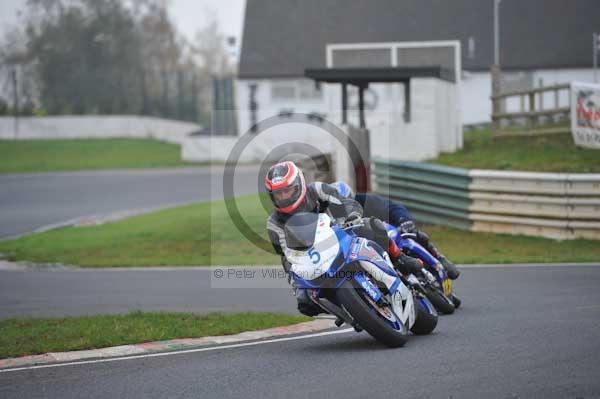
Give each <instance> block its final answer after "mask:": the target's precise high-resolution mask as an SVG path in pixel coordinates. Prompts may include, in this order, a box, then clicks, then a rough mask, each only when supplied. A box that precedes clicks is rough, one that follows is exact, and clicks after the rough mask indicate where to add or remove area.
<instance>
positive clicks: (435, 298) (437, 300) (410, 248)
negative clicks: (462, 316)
mask: <svg viewBox="0 0 600 399" xmlns="http://www.w3.org/2000/svg"><path fill="white" fill-rule="evenodd" d="M384 225H385V227H386V229H387V231H388V236H389V237H390V238H391V239H392V240H394V242H396V245H398V247H399V248H400V249H401V250H402V251H403V252H404V253H406V254H407V255H409V256H412V257H414V258H418V259H421V261H423V266H424V268H425V270H426V271H427V272H425V273H424V275H423V276H418V278H419V281H420V282H421V284H422V286H423V287H424V289H425V293H426V296H427V298H428V299H429V301H430V302H431V303H432V304H433V305H434V306H435V308H436V309H437V311H438V312H440V313H443V314H452V313H454V310H455V309H457V308H458V307H459V306H460V304H461V300H460V299H459V298H458V297H457V296H456V294H455V292H454V286H453V284H452V280H450V279H449V278H448V275H447V273H446V270H445V269H444V267H443V266H442V264H441V263H440V261H439V260H437V259H436V258H435V257H434V256H433V255H431V254H430V253H429V251H427V250H426V249H425V248H423V247H422V246H421V245H420V244H419V243H417V242H416V241H415V240H414V238H415V235H414V234H412V233H402V232H401V231H400V230H399V229H398V228H396V227H394V226H392V225H391V224H388V223H384Z"/></svg>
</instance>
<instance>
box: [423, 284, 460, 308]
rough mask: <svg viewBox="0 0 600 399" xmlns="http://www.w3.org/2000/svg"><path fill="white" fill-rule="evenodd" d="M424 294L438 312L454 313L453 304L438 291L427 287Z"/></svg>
mask: <svg viewBox="0 0 600 399" xmlns="http://www.w3.org/2000/svg"><path fill="white" fill-rule="evenodd" d="M425 295H426V296H427V299H429V301H430V302H431V303H432V304H433V306H434V307H435V309H436V310H437V311H438V312H440V313H443V314H452V313H454V309H455V308H454V304H452V303H449V302H448V301H447V300H446V298H444V296H443V295H442V294H441V293H440V292H438V291H435V290H430V289H428V290H427V292H426V294H425Z"/></svg>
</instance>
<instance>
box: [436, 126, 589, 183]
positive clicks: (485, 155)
mask: <svg viewBox="0 0 600 399" xmlns="http://www.w3.org/2000/svg"><path fill="white" fill-rule="evenodd" d="M464 137H465V140H464V148H463V149H462V150H460V151H457V152H455V153H452V154H442V155H440V156H439V157H437V158H435V159H431V160H429V161H427V162H432V163H436V164H440V165H447V166H455V167H460V168H467V169H497V170H519V171H532V172H557V173H558V172H571V173H599V172H600V150H596V149H589V148H579V147H576V146H575V144H574V142H573V137H572V135H571V134H569V133H561V134H547V135H539V136H531V137H527V136H522V137H496V138H495V137H492V134H491V131H489V130H482V131H472V132H466V133H465V136H464Z"/></svg>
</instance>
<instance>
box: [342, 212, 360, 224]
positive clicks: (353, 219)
mask: <svg viewBox="0 0 600 399" xmlns="http://www.w3.org/2000/svg"><path fill="white" fill-rule="evenodd" d="M361 222H362V214H361V213H360V212H350V214H349V215H348V217H347V218H346V219H345V220H344V222H343V226H344V227H353V226H356V225H358V224H360V223H361Z"/></svg>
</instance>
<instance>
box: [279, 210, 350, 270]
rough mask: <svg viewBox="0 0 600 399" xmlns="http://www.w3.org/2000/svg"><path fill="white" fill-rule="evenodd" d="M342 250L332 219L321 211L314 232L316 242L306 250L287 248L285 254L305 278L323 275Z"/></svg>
mask: <svg viewBox="0 0 600 399" xmlns="http://www.w3.org/2000/svg"><path fill="white" fill-rule="evenodd" d="M339 251H340V243H339V241H338V238H337V236H336V234H335V230H334V229H333V228H332V227H331V219H330V217H329V216H328V215H327V214H325V213H320V214H319V215H318V218H317V223H316V226H315V232H314V244H313V245H312V247H310V248H307V249H305V250H298V249H292V248H286V250H285V256H286V258H287V259H288V261H290V263H291V264H292V267H291V271H292V272H293V273H294V274H296V275H297V276H298V277H300V278H302V279H304V280H314V279H316V278H317V277H320V276H322V275H323V274H324V273H326V272H327V271H328V270H329V268H330V267H331V266H332V264H333V261H334V260H335V259H336V257H337V255H338V253H339Z"/></svg>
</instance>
